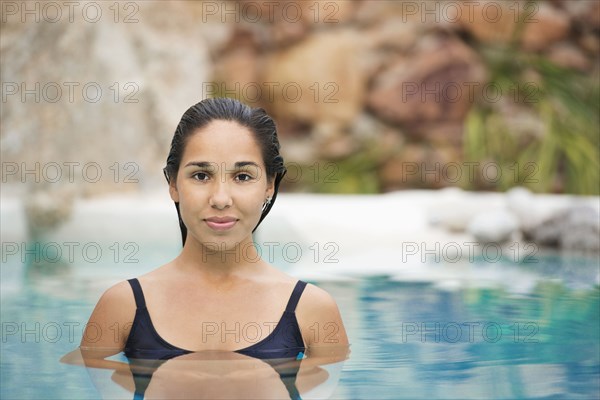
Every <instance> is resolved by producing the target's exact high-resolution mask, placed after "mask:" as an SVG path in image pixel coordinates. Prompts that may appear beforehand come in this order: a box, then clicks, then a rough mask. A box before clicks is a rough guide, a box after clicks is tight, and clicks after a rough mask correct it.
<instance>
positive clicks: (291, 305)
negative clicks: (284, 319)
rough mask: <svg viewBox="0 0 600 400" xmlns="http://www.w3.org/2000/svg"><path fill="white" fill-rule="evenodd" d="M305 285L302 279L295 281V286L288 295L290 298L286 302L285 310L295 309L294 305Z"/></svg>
mask: <svg viewBox="0 0 600 400" xmlns="http://www.w3.org/2000/svg"><path fill="white" fill-rule="evenodd" d="M305 287H306V282H304V281H300V280H299V281H298V282H297V283H296V286H295V287H294V291H293V292H292V295H291V296H290V300H289V301H288V303H287V306H286V307H285V311H288V312H294V311H295V310H296V306H297V305H298V300H300V296H301V295H302V292H303V291H304V288H305Z"/></svg>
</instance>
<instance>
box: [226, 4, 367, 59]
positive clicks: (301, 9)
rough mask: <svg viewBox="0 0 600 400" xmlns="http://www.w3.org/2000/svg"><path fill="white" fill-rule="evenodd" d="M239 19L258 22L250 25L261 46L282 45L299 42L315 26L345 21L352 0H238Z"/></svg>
mask: <svg viewBox="0 0 600 400" xmlns="http://www.w3.org/2000/svg"><path fill="white" fill-rule="evenodd" d="M236 7H237V9H238V12H239V13H240V14H241V17H240V20H243V21H244V22H245V23H246V25H248V24H252V25H260V26H262V27H265V28H266V29H264V30H262V29H260V28H258V29H253V31H254V34H257V35H259V36H260V38H258V40H257V41H258V42H260V43H261V46H262V47H265V48H273V47H284V46H289V45H292V44H294V43H297V42H299V41H300V40H302V39H304V38H305V37H306V35H307V34H309V33H310V32H311V31H313V30H317V29H330V28H336V27H339V26H340V25H342V24H345V23H349V22H350V21H351V20H352V18H353V15H354V12H355V9H356V5H355V2H353V1H344V0H334V1H327V2H316V1H297V0H282V1H271V2H269V1H261V2H257V1H254V0H238V1H237V5H236ZM232 9H233V7H232Z"/></svg>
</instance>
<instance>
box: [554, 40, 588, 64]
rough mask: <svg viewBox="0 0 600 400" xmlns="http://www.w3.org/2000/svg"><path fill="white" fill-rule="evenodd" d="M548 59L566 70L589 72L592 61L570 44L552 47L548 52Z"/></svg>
mask: <svg viewBox="0 0 600 400" xmlns="http://www.w3.org/2000/svg"><path fill="white" fill-rule="evenodd" d="M548 59H550V61H552V62H553V63H555V64H556V65H559V66H561V67H564V68H573V69H577V70H579V71H587V70H588V69H589V68H590V66H591V63H590V60H588V59H587V57H586V56H585V54H583V52H582V51H581V50H579V49H578V48H577V47H575V46H573V45H572V44H570V43H560V44H556V45H554V46H552V47H551V48H550V49H549V50H548Z"/></svg>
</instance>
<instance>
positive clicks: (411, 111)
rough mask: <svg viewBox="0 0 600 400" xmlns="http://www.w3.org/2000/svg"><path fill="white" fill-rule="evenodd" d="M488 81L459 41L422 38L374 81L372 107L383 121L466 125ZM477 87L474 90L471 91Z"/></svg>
mask: <svg viewBox="0 0 600 400" xmlns="http://www.w3.org/2000/svg"><path fill="white" fill-rule="evenodd" d="M485 78H486V73H485V69H484V67H483V65H482V64H481V62H480V60H479V59H478V57H477V55H476V54H475V53H474V52H473V51H472V50H471V49H470V48H469V47H468V46H466V45H465V44H464V43H462V42H461V41H460V40H458V39H454V38H450V37H440V36H430V37H429V38H423V39H422V40H421V41H420V42H419V44H418V45H417V47H416V48H415V49H414V53H413V54H411V55H410V57H405V58H400V59H397V61H396V62H395V63H393V64H392V65H390V66H389V67H388V68H387V69H386V70H384V71H383V72H381V73H380V74H379V76H377V77H376V78H375V80H374V82H373V86H372V89H371V91H370V93H369V96H368V105H369V107H370V108H371V109H372V110H373V112H374V113H375V114H376V115H378V116H379V117H381V118H382V119H384V120H386V121H389V122H391V123H395V124H401V125H413V124H423V123H431V122H439V121H462V120H463V119H464V117H465V116H466V115H467V112H468V111H469V109H470V108H471V105H472V104H473V102H474V101H475V99H476V96H470V93H471V92H475V93H476V92H477V90H476V88H477V87H479V88H481V86H482V84H483V83H484V81H485ZM473 88H475V90H472V89H473Z"/></svg>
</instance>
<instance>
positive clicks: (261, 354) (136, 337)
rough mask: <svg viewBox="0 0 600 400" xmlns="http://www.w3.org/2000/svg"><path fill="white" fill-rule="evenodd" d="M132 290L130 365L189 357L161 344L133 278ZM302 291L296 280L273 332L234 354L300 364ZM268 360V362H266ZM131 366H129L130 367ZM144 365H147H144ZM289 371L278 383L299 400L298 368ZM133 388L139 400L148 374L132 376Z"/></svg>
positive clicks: (184, 352) (129, 344)
mask: <svg viewBox="0 0 600 400" xmlns="http://www.w3.org/2000/svg"><path fill="white" fill-rule="evenodd" d="M128 282H129V284H130V285H131V288H132V290H133V295H134V297H135V304H136V307H137V309H136V312H135V318H134V320H133V325H132V326H131V331H130V332H129V337H128V339H127V342H126V344H125V350H124V352H125V356H127V357H128V358H130V359H133V360H130V362H131V364H133V365H135V360H149V359H150V360H156V361H157V365H156V367H158V366H160V364H162V363H163V362H165V361H167V360H169V359H171V358H174V357H177V356H180V355H183V354H189V353H193V351H192V350H187V349H183V348H181V347H177V346H174V345H172V344H170V343H169V342H167V341H166V340H164V339H163V338H162V337H161V336H160V335H159V334H158V332H157V331H156V329H155V328H154V325H153V324H152V320H151V318H150V314H149V313H148V309H147V308H146V300H145V299H144V293H143V292H142V287H141V285H140V283H139V281H138V280H137V279H135V278H133V279H129V280H128ZM305 287H306V282H304V281H301V280H299V281H298V282H297V283H296V286H295V287H294V291H293V292H292V294H291V296H290V299H289V300H288V303H287V306H286V308H285V311H284V312H283V315H282V316H281V319H280V320H279V322H278V323H277V325H276V326H275V329H273V331H272V332H271V333H270V334H269V335H268V336H267V337H266V338H264V339H263V340H261V341H260V342H258V343H255V344H253V345H252V346H249V347H246V348H244V349H240V350H236V351H235V352H236V353H240V354H244V355H248V356H251V357H254V358H259V359H263V360H265V361H266V362H268V363H269V364H272V365H277V364H279V363H283V362H287V361H289V360H290V359H296V360H300V359H302V357H303V356H304V351H305V350H306V348H305V347H304V341H303V339H302V334H301V332H300V327H299V326H298V321H297V320H296V312H295V311H296V306H297V305H298V301H299V300H300V296H301V295H302V292H303V291H304V288H305ZM269 360H271V361H269ZM133 365H132V366H133ZM145 365H148V364H145ZM292 369H293V371H292V370H291V369H290V370H289V371H287V370H286V371H285V373H282V372H281V371H278V373H279V375H280V377H281V379H282V381H283V382H284V384H285V385H286V387H287V389H288V391H289V392H290V397H291V398H292V399H298V398H300V396H299V393H298V391H297V389H296V385H295V380H296V375H297V373H298V369H299V367H298V368H292ZM132 373H133V375H134V380H135V385H136V393H135V397H134V398H136V399H140V398H143V396H144V392H145V390H146V387H147V386H148V384H149V383H150V378H151V377H152V374H139V373H135V372H133V369H132Z"/></svg>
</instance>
